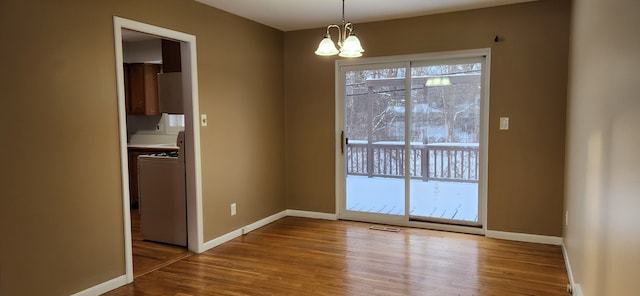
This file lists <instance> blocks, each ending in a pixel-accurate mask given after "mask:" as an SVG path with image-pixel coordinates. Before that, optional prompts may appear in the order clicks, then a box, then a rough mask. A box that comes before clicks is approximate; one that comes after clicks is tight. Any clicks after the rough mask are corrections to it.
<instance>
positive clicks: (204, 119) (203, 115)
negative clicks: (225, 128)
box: [200, 114, 208, 126]
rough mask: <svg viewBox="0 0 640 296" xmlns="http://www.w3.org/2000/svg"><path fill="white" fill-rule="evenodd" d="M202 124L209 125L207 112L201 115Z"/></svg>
mask: <svg viewBox="0 0 640 296" xmlns="http://www.w3.org/2000/svg"><path fill="white" fill-rule="evenodd" d="M200 124H201V125H202V126H207V124H208V122H207V114H201V115H200Z"/></svg>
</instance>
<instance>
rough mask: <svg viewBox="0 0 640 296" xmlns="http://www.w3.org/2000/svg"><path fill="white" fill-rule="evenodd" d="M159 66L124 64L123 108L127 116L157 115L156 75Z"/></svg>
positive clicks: (158, 111) (158, 112) (158, 108)
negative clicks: (124, 107)
mask: <svg viewBox="0 0 640 296" xmlns="http://www.w3.org/2000/svg"><path fill="white" fill-rule="evenodd" d="M159 72H160V65H158V64H148V63H133V64H124V81H125V106H126V109H127V114H131V115H159V114H160V107H159V103H158V73H159Z"/></svg>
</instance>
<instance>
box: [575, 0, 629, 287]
mask: <svg viewBox="0 0 640 296" xmlns="http://www.w3.org/2000/svg"><path fill="white" fill-rule="evenodd" d="M574 5H575V8H574V13H573V25H572V43H571V65H572V66H571V69H570V84H569V85H570V88H569V104H568V113H567V114H568V118H567V119H568V120H567V123H568V129H567V131H568V133H567V135H568V136H567V158H566V159H567V170H566V208H567V211H569V224H568V226H566V227H565V244H566V248H567V253H568V257H569V261H570V264H571V267H572V270H573V277H574V281H575V282H576V283H577V284H579V286H580V287H581V288H582V289H581V290H582V292H583V295H585V296H591V295H636V294H638V288H637V286H636V285H637V281H638V279H640V271H639V269H638V266H640V227H639V226H640V215H639V213H640V170H639V168H640V153H639V151H640V150H639V149H638V148H639V147H640V132H639V130H638V129H639V128H640V99H639V97H638V85H640V79H639V77H640V76H639V75H638V69H640V38H639V37H638V36H639V35H638V28H640V20H639V19H638V16H637V13H638V11H640V2H637V1H628V0H612V1H606V2H602V1H576V2H575V4H574ZM578 295H579V294H578Z"/></svg>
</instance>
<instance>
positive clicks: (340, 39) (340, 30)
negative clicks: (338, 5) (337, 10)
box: [327, 24, 343, 47]
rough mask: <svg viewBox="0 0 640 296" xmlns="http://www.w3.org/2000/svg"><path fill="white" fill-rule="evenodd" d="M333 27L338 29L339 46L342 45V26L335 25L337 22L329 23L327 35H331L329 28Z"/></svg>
mask: <svg viewBox="0 0 640 296" xmlns="http://www.w3.org/2000/svg"><path fill="white" fill-rule="evenodd" d="M331 28H336V29H338V46H340V47H342V41H343V39H342V38H343V37H342V29H341V28H340V26H338V25H335V24H331V25H328V26H327V36H330V35H329V29H331Z"/></svg>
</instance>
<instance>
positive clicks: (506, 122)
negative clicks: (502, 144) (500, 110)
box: [500, 117, 509, 131]
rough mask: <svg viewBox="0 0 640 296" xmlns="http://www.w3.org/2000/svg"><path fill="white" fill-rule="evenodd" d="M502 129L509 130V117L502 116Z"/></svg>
mask: <svg viewBox="0 0 640 296" xmlns="http://www.w3.org/2000/svg"><path fill="white" fill-rule="evenodd" d="M500 130H503V131H506V130H509V117H500Z"/></svg>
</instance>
